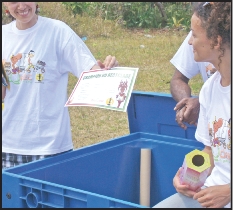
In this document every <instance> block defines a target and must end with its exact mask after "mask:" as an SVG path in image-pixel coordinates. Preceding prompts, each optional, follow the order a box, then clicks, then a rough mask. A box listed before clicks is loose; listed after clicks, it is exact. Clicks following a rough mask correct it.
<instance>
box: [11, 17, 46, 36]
mask: <svg viewBox="0 0 233 210" xmlns="http://www.w3.org/2000/svg"><path fill="white" fill-rule="evenodd" d="M41 18H42V17H41V16H39V15H38V20H37V22H36V24H35V25H34V26H32V27H31V28H27V29H25V30H19V29H18V28H17V27H16V21H13V22H12V30H13V32H14V33H16V34H18V35H25V34H29V33H31V32H32V31H34V30H36V29H37V28H38V27H39V25H40V23H41Z"/></svg>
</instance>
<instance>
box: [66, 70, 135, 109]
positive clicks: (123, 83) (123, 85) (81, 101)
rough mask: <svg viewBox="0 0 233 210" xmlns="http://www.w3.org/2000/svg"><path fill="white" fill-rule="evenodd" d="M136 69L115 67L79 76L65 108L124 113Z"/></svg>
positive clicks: (86, 72)
mask: <svg viewBox="0 0 233 210" xmlns="http://www.w3.org/2000/svg"><path fill="white" fill-rule="evenodd" d="M137 73H138V68H133V67H132V68H131V67H115V68H112V69H110V70H102V69H97V70H90V71H85V72H83V73H82V74H81V76H80V78H79V80H78V82H77V84H76V85H75V87H74V89H73V91H72V93H71V95H70V97H69V98H68V100H67V102H66V104H65V106H66V107H67V106H91V107H99V108H104V109H111V110H116V111H123V112H126V110H127V106H128V103H129V99H130V96H131V93H132V90H133V86H134V83H135V79H136V76H137Z"/></svg>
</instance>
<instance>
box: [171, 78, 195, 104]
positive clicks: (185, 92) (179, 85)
mask: <svg viewBox="0 0 233 210" xmlns="http://www.w3.org/2000/svg"><path fill="white" fill-rule="evenodd" d="M171 94H172V97H173V98H174V99H175V100H176V101H177V102H179V101H180V100H181V99H183V98H188V97H191V88H190V87H189V85H188V84H187V83H185V82H183V81H182V82H181V81H179V82H177V81H176V80H174V81H172V82H171Z"/></svg>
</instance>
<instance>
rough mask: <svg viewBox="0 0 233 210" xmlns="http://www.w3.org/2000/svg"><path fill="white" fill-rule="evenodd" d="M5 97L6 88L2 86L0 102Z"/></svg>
mask: <svg viewBox="0 0 233 210" xmlns="http://www.w3.org/2000/svg"><path fill="white" fill-rule="evenodd" d="M5 96H6V86H4V85H2V100H4V98H5Z"/></svg>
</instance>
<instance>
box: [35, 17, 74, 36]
mask: <svg viewBox="0 0 233 210" xmlns="http://www.w3.org/2000/svg"><path fill="white" fill-rule="evenodd" d="M39 18H40V21H41V23H42V25H43V27H46V28H47V29H50V30H55V31H60V32H61V31H64V32H73V30H72V29H71V28H70V26H68V25H67V24H66V23H64V22H63V21H61V20H57V19H52V18H48V17H42V16H39Z"/></svg>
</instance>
